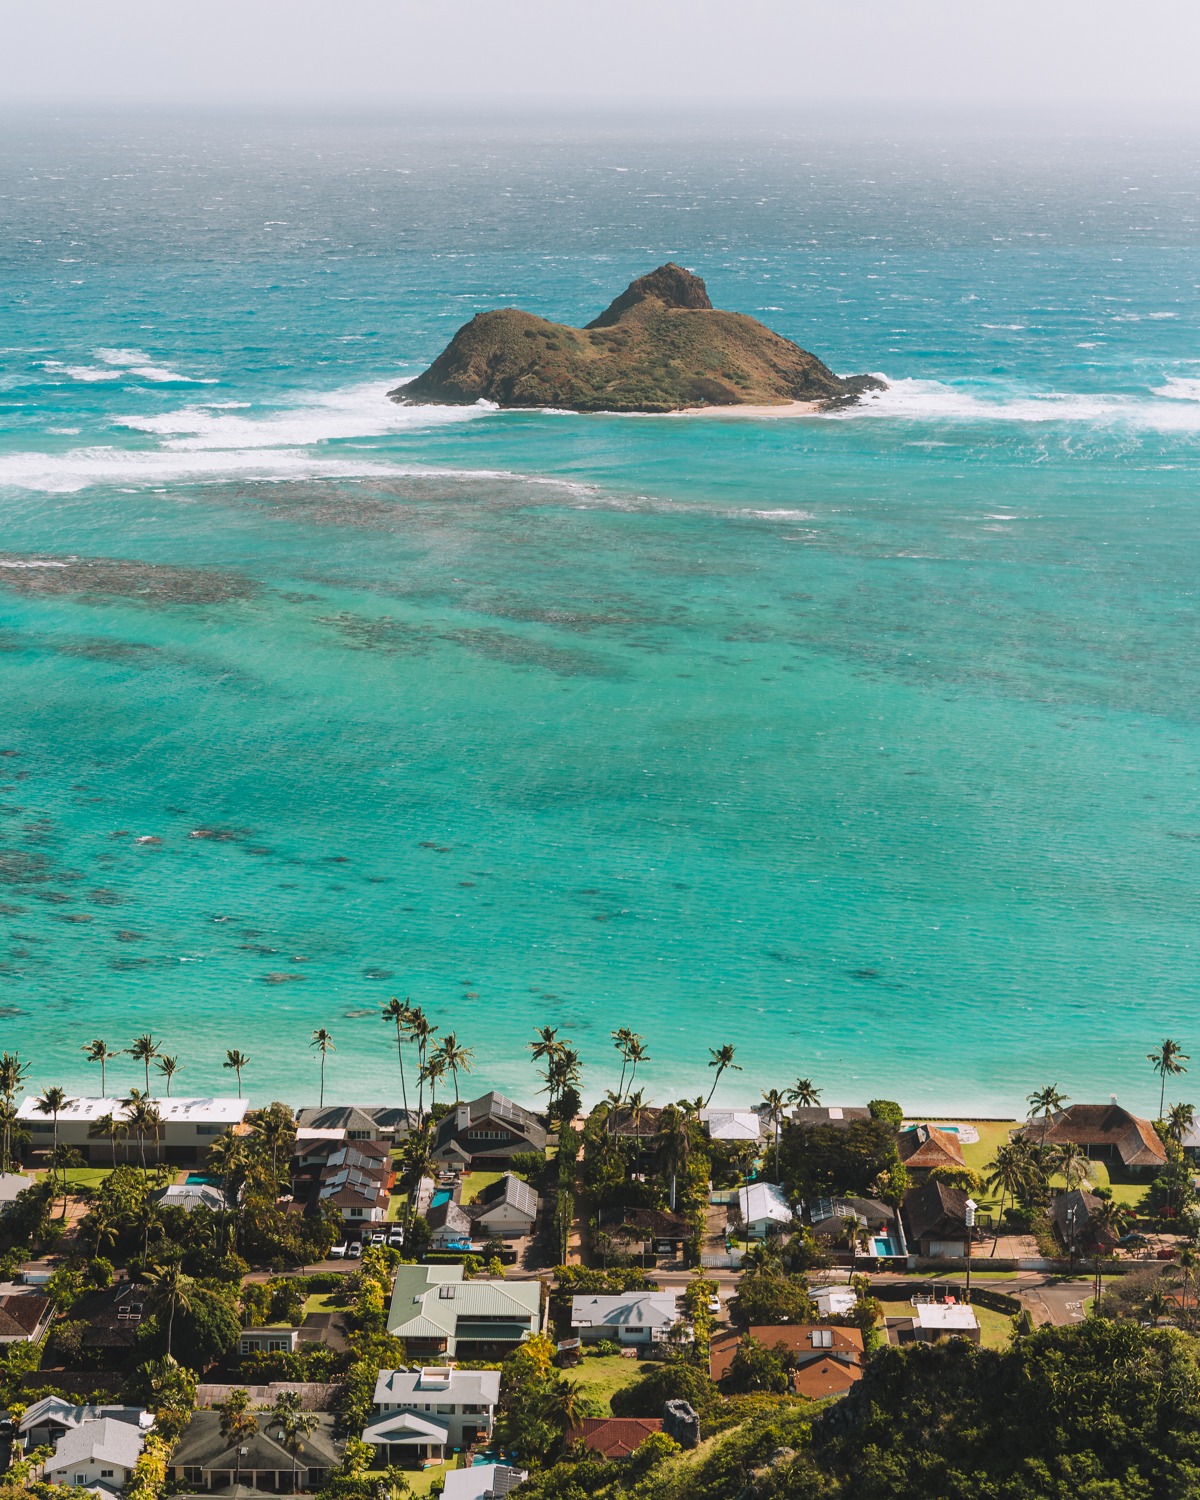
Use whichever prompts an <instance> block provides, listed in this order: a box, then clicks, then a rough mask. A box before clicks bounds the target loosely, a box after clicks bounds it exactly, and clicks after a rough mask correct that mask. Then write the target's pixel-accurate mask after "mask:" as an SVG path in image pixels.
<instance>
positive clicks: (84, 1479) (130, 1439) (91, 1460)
mask: <svg viewBox="0 0 1200 1500" xmlns="http://www.w3.org/2000/svg"><path fill="white" fill-rule="evenodd" d="M145 1442H146V1434H145V1433H144V1432H143V1431H142V1429H141V1428H140V1427H137V1426H134V1424H133V1423H131V1422H117V1421H114V1420H113V1418H112V1417H100V1418H98V1419H97V1420H96V1421H94V1422H84V1423H82V1424H81V1425H80V1426H78V1427H72V1428H71V1429H70V1431H69V1432H64V1433H63V1435H62V1437H60V1438H59V1440H58V1443H57V1445H56V1447H55V1449H54V1457H53V1458H50V1459H47V1460H46V1467H45V1475H46V1478H47V1479H49V1480H51V1481H54V1480H55V1479H57V1481H58V1482H59V1483H60V1484H62V1483H65V1484H74V1485H80V1486H87V1487H88V1488H98V1489H100V1490H102V1491H110V1492H111V1493H112V1494H114V1495H115V1494H117V1493H118V1492H119V1491H120V1490H121V1489H123V1488H124V1486H125V1485H126V1484H127V1483H128V1482H129V1479H130V1477H131V1476H132V1474H133V1471H134V1469H135V1467H136V1466H137V1461H138V1459H139V1458H140V1457H141V1452H142V1448H143V1446H144V1445H145Z"/></svg>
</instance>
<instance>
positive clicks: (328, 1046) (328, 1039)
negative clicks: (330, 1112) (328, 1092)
mask: <svg viewBox="0 0 1200 1500" xmlns="http://www.w3.org/2000/svg"><path fill="white" fill-rule="evenodd" d="M308 1045H309V1046H310V1047H315V1048H316V1049H317V1051H318V1052H319V1053H320V1054H321V1107H322V1109H323V1108H324V1107H325V1056H326V1054H327V1053H329V1052H336V1051H337V1048H336V1047H335V1046H334V1045H333V1037H332V1036H330V1034H329V1032H327V1031H326V1030H325V1028H324V1026H318V1027H317V1029H316V1030H315V1031H314V1032H313V1034H312V1041H311V1042H309V1044H308ZM310 1097H311V1096H310Z"/></svg>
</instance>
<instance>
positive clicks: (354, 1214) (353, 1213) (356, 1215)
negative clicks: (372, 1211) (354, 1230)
mask: <svg viewBox="0 0 1200 1500" xmlns="http://www.w3.org/2000/svg"><path fill="white" fill-rule="evenodd" d="M362 1216H363V1211H362V1209H361V1208H352V1209H351V1210H350V1217H351V1218H352V1219H361V1218H362Z"/></svg>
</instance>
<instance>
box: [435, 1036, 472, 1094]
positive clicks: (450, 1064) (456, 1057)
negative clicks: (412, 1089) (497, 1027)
mask: <svg viewBox="0 0 1200 1500" xmlns="http://www.w3.org/2000/svg"><path fill="white" fill-rule="evenodd" d="M434 1056H435V1057H438V1058H440V1059H441V1061H442V1066H443V1068H448V1069H449V1071H450V1076H451V1077H452V1078H453V1079H454V1102H455V1104H457V1103H458V1075H459V1073H460V1072H463V1073H469V1072H470V1071H471V1067H472V1063H471V1059H472V1058H473V1057H474V1056H475V1053H474V1051H473V1050H472V1049H471V1048H470V1047H463V1046H461V1045H460V1044H459V1040H458V1037H457V1036H455V1034H454V1032H452V1031H448V1032H447V1033H446V1035H445V1036H444V1037H443V1038H442V1040H441V1042H440V1043H439V1044H438V1047H437V1051H436V1052H435V1053H434ZM430 1107H431V1108H432V1105H431V1106H430Z"/></svg>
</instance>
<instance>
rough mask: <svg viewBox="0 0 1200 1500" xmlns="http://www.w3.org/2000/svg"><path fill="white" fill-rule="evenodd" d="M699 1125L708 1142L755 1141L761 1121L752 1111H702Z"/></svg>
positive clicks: (759, 1130)
mask: <svg viewBox="0 0 1200 1500" xmlns="http://www.w3.org/2000/svg"><path fill="white" fill-rule="evenodd" d="M700 1123H701V1124H702V1125H703V1126H704V1129H705V1131H706V1132H707V1134H708V1138H709V1140H710V1141H757V1140H758V1139H759V1138H760V1137H761V1135H762V1121H761V1119H760V1118H759V1116H758V1114H757V1113H756V1112H755V1111H754V1110H752V1109H702V1110H701V1111H700Z"/></svg>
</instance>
